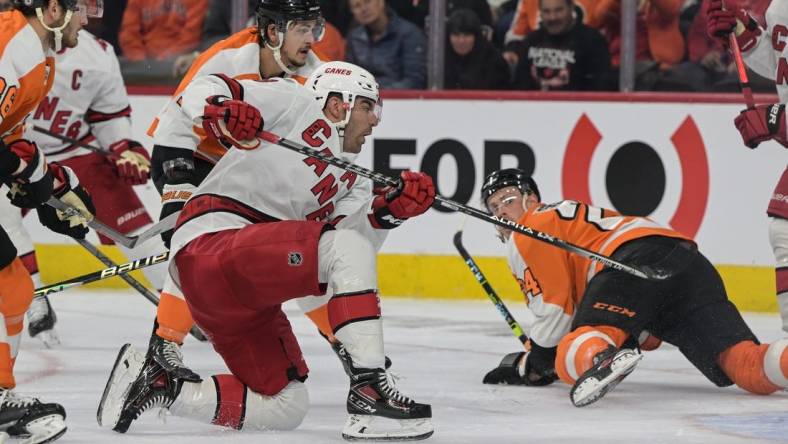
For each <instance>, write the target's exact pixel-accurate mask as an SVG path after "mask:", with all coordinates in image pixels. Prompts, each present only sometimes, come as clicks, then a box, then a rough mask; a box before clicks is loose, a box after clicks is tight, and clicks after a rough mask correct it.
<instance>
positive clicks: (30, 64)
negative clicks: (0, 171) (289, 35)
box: [0, 11, 55, 143]
mask: <svg viewBox="0 0 788 444" xmlns="http://www.w3.org/2000/svg"><path fill="white" fill-rule="evenodd" d="M54 78H55V59H54V53H52V52H51V51H50V52H48V53H47V54H45V53H44V49H43V48H42V46H41V39H40V38H39V37H38V34H36V32H35V31H34V30H33V28H32V27H31V26H30V25H29V24H28V23H27V19H26V18H25V16H24V15H22V13H21V12H19V11H10V12H3V13H0V137H2V138H3V141H4V142H6V143H10V142H11V141H13V140H16V139H19V138H21V137H22V131H23V127H24V122H25V118H26V117H27V115H28V114H29V113H30V112H31V111H33V110H34V109H35V108H36V106H38V104H39V103H40V102H41V100H43V98H44V97H46V95H47V93H48V92H49V90H50V88H51V87H52V82H53V80H54Z"/></svg>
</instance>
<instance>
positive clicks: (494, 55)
mask: <svg viewBox="0 0 788 444" xmlns="http://www.w3.org/2000/svg"><path fill="white" fill-rule="evenodd" d="M447 32H448V35H449V44H448V45H447V46H446V64H445V66H444V88H446V89H506V88H508V87H509V77H510V71H509V65H508V64H507V63H506V61H505V60H504V59H503V57H502V56H501V53H500V52H499V51H498V50H497V49H495V48H494V47H493V45H492V43H490V41H489V40H488V39H487V38H486V37H485V36H484V35H483V33H482V23H481V20H479V17H478V16H477V15H476V13H474V12H473V11H472V10H470V9H457V10H455V11H454V12H452V14H451V15H450V16H449V21H448V23H447Z"/></svg>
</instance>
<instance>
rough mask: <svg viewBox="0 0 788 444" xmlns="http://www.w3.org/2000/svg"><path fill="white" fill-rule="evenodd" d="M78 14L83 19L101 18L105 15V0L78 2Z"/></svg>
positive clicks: (79, 0)
mask: <svg viewBox="0 0 788 444" xmlns="http://www.w3.org/2000/svg"><path fill="white" fill-rule="evenodd" d="M76 13H77V15H78V16H80V17H83V18H101V16H102V15H104V0H78V1H77V10H76Z"/></svg>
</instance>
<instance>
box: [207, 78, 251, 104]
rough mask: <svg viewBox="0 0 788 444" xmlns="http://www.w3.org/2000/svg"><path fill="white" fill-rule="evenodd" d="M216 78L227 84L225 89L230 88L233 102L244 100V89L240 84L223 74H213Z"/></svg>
mask: <svg viewBox="0 0 788 444" xmlns="http://www.w3.org/2000/svg"><path fill="white" fill-rule="evenodd" d="M214 75H215V76H216V77H218V78H220V79H222V80H224V83H226V84H227V87H228V88H230V94H231V95H232V99H233V100H243V99H244V87H243V86H241V82H239V81H237V80H235V79H233V78H231V77H228V76H226V75H224V74H214Z"/></svg>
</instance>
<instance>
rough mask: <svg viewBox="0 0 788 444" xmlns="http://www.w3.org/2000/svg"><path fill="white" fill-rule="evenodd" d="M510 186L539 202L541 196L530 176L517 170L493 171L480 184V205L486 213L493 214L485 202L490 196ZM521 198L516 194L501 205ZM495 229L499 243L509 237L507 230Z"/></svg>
mask: <svg viewBox="0 0 788 444" xmlns="http://www.w3.org/2000/svg"><path fill="white" fill-rule="evenodd" d="M512 186H513V187H516V188H517V190H519V192H520V193H522V195H526V194H534V195H535V196H536V198H537V199H540V200H541V198H542V197H541V194H539V188H538V187H537V186H536V182H534V180H533V179H532V178H531V176H529V175H528V174H527V173H526V172H525V171H523V170H521V169H519V168H505V169H502V170H498V171H493V172H492V173H490V174H489V175H488V176H487V177H486V178H485V179H484V183H483V184H482V203H483V204H484V207H485V208H486V209H487V211H488V212H490V213H491V214H495V211H494V208H490V206H489V204H488V202H487V200H488V199H489V198H490V196H492V195H493V194H495V192H496V191H498V190H500V189H503V188H506V187H512ZM521 197H522V196H521V195H518V194H516V193H515V194H512V195H511V196H506V197H505V198H504V199H503V200H502V204H506V203H508V202H513V201H515V200H517V199H521ZM496 229H497V230H498V238H499V239H500V240H501V242H506V239H507V238H508V237H509V230H506V229H505V228H503V227H499V226H496Z"/></svg>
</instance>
